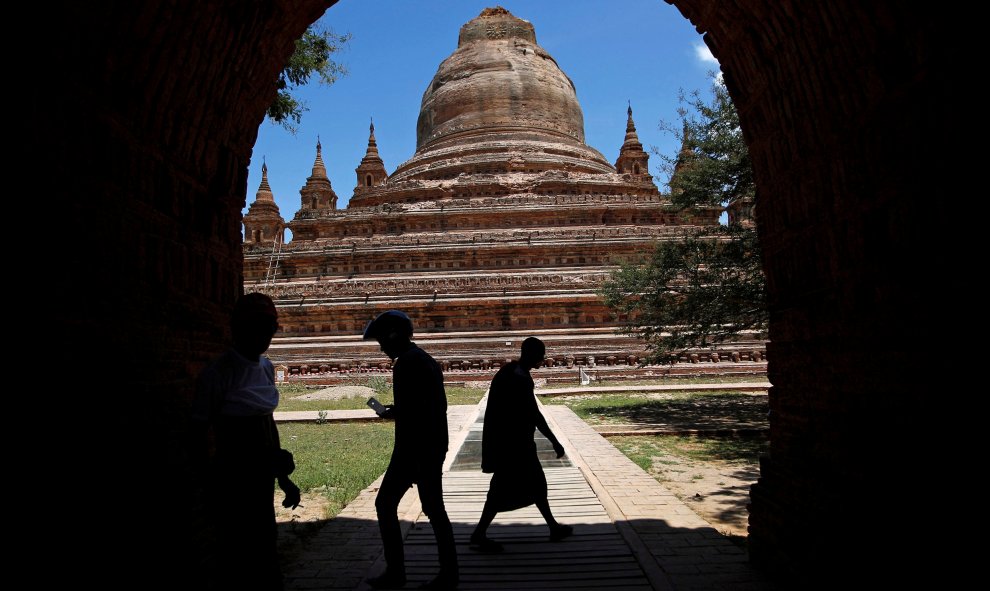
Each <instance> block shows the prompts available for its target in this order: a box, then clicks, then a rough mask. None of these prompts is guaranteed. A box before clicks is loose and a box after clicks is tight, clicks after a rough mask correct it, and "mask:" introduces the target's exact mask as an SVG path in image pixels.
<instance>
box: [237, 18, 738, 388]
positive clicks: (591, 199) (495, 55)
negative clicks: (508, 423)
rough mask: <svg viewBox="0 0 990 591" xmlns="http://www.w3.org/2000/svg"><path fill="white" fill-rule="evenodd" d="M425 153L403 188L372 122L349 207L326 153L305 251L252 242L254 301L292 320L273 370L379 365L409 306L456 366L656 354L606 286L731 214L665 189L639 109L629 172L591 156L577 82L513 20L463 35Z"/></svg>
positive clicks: (427, 108) (305, 201)
mask: <svg viewBox="0 0 990 591" xmlns="http://www.w3.org/2000/svg"><path fill="white" fill-rule="evenodd" d="M416 146H417V148H416V153H415V154H414V155H413V156H412V158H410V159H409V160H408V161H406V162H405V163H403V164H402V165H401V166H399V167H398V168H397V169H396V170H395V171H394V172H393V173H392V174H391V175H389V174H388V173H387V171H386V168H385V165H384V163H383V162H382V159H381V157H380V156H379V154H378V148H377V143H376V140H375V135H374V125H372V126H371V133H370V137H369V140H368V150H367V154H366V155H365V157H364V158H363V159H362V161H361V163H360V165H359V166H358V167H357V169H356V173H357V183H356V186H355V188H354V193H353V196H352V197H351V199H350V201H349V202H348V205H347V208H346V209H343V210H339V209H337V208H336V201H337V197H336V194H335V193H334V192H333V189H332V188H331V186H330V181H329V179H328V178H327V175H326V170H325V168H324V166H323V161H322V159H321V158H322V155H321V152H320V150H319V146H318V147H317V156H316V163H315V164H314V167H313V175H312V176H311V177H310V178H309V179H307V181H306V186H305V187H303V189H302V190H301V194H302V201H301V208H300V209H299V211H298V212H296V214H295V217H294V218H293V219H292V221H291V222H289V224H288V228H289V229H290V230H291V231H292V241H291V242H290V243H288V244H285V245H283V246H281V247H280V246H279V245H277V244H275V243H273V242H271V241H269V242H268V243H266V244H263V243H261V242H258V241H257V240H254V237H255V236H258V235H259V234H258V233H249V234H248V236H249V237H250V238H248V239H247V240H246V242H245V266H244V275H245V289H246V290H247V291H250V290H261V291H265V292H267V293H269V294H271V295H272V296H273V297H274V298H275V301H276V303H277V304H278V307H279V313H280V322H281V325H282V332H281V333H280V336H279V338H278V339H276V341H275V344H274V345H273V348H272V349H271V350H270V351H269V354H270V355H271V356H272V357H273V359H276V360H277V361H282V362H284V363H286V364H289V365H293V364H295V365H294V366H295V367H296V368H298V367H301V368H302V371H303V372H309V371H338V370H340V369H347V368H354V367H355V366H357V365H360V364H362V363H367V364H372V365H377V364H378V363H379V362H380V361H381V360H382V355H381V353H380V352H379V351H378V350H377V346H374V344H366V343H362V342H361V341H360V334H361V332H362V331H363V329H364V327H365V325H366V324H367V322H368V321H369V320H370V319H371V318H373V317H374V316H375V315H376V314H378V313H380V312H382V311H384V310H387V309H391V308H397V309H401V310H403V311H405V312H406V313H408V314H409V316H410V317H411V318H412V319H413V322H414V324H415V326H416V330H417V337H416V338H417V340H418V341H420V342H421V343H422V342H423V341H424V339H425V340H428V341H429V343H430V344H429V350H430V351H431V353H433V354H434V355H435V356H436V357H437V358H438V359H440V360H442V362H443V363H444V364H445V366H446V367H448V368H454V369H466V368H468V367H474V368H485V367H491V366H493V365H496V364H498V363H501V362H503V360H504V359H505V358H508V357H512V356H514V355H515V354H517V353H518V340H521V338H524V337H525V336H529V335H538V336H540V337H541V338H543V339H544V340H545V341H546V342H547V344H548V350H549V353H548V354H549V355H550V356H553V357H555V363H558V364H559V363H568V364H573V363H588V364H595V363H597V364H612V363H620V362H621V363H627V362H629V361H634V360H635V358H636V357H637V356H638V355H641V354H642V343H641V342H639V341H637V340H635V339H632V338H630V337H627V336H622V335H618V334H616V330H615V329H616V327H617V326H618V324H619V322H620V321H621V320H623V319H620V318H616V317H614V316H613V315H612V313H611V312H610V310H609V309H608V308H606V307H605V306H604V304H603V302H602V299H601V297H600V296H599V294H598V292H597V290H598V289H599V287H600V285H601V282H602V281H603V280H604V279H605V278H606V277H607V276H608V275H609V273H610V271H611V270H612V269H614V268H615V266H616V265H617V264H618V263H619V262H621V261H624V260H632V259H638V258H640V257H642V256H643V255H645V254H647V253H649V252H650V251H651V249H652V246H653V244H654V243H655V242H656V241H658V240H676V239H679V238H680V237H681V236H683V235H684V234H685V232H688V231H693V230H694V229H696V228H697V227H698V226H704V225H712V224H717V223H718V217H719V215H720V213H721V211H720V210H719V209H717V208H711V209H700V210H691V211H683V210H677V209H675V208H674V207H673V206H672V205H671V203H670V200H669V199H668V198H667V196H665V195H662V194H661V193H660V192H659V190H658V189H657V186H656V185H655V184H654V182H653V178H652V177H651V176H650V174H649V172H648V169H649V166H648V165H649V155H648V154H647V153H646V152H645V151H644V150H643V146H642V144H641V143H640V141H639V138H638V137H637V134H636V127H635V124H634V122H633V116H632V108H631V107H630V108H629V109H628V120H627V125H626V133H625V139H624V142H623V144H622V147H621V150H620V153H619V157H618V159H617V160H616V162H615V165H614V166H613V165H612V164H609V162H608V161H606V160H605V158H604V157H603V156H602V155H601V153H599V152H598V151H597V150H595V149H594V148H592V147H590V146H588V145H587V144H585V143H584V118H583V115H582V112H581V107H580V105H579V104H578V100H577V95H576V93H575V88H574V84H573V83H572V82H571V80H570V79H569V78H568V77H567V75H566V74H564V72H563V71H561V69H560V67H559V66H558V65H557V63H556V62H555V61H554V59H553V57H551V56H550V54H548V53H547V52H546V50H544V49H543V48H542V47H540V46H539V45H538V44H537V43H536V34H535V31H534V29H533V25H532V24H530V23H529V22H527V21H525V20H521V19H519V18H516V17H515V16H513V15H512V14H510V13H509V12H508V11H507V10H505V9H504V8H488V9H485V10H484V11H483V12H482V13H481V15H480V16H478V17H477V18H475V19H473V20H471V21H470V22H468V23H467V24H465V25H464V26H463V27H461V31H460V37H459V40H458V47H457V50H456V51H454V53H453V54H452V55H451V56H450V57H448V58H447V59H446V60H444V61H443V63H441V64H440V67H439V68H438V69H437V73H436V75H435V76H434V78H433V80H432V81H431V82H430V84H429V86H428V87H427V89H426V92H425V93H424V94H423V100H422V107H421V109H420V114H419V121H418V124H417V141H416ZM262 195H263V193H262V191H259V199H261V198H262V197H261V196H262ZM268 195H270V193H268ZM265 197H266V198H267V195H266V196H265ZM253 211H254V210H253V209H252V213H249V214H248V215H247V216H246V217H245V227H247V228H253V227H254V225H255V224H254V220H253V219H252V216H253ZM260 235H262V236H265V237H268V236H271V235H272V234H271V232H264V233H262V234H260ZM279 249H281V250H279ZM273 269H274V273H273V271H272V270H273ZM273 275H274V277H275V279H274V280H272V276H273ZM266 278H267V280H266Z"/></svg>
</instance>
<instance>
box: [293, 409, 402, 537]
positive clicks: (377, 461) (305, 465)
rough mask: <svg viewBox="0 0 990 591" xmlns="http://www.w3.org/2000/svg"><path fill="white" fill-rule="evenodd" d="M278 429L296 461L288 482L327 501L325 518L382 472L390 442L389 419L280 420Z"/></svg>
mask: <svg viewBox="0 0 990 591" xmlns="http://www.w3.org/2000/svg"><path fill="white" fill-rule="evenodd" d="M278 431H279V437H280V439H281V441H282V447H284V448H285V449H287V450H289V451H291V452H292V455H293V457H294V459H295V462H296V469H295V471H294V472H293V473H292V481H293V482H295V483H296V485H298V486H299V488H300V489H302V490H303V491H317V492H320V493H322V494H323V495H324V496H326V497H327V498H328V499H330V506H329V508H328V509H327V513H328V514H327V515H326V516H325V517H327V518H330V517H333V516H334V515H336V514H337V513H339V512H340V510H341V509H343V508H344V506H346V505H347V503H350V502H351V501H352V500H353V499H354V497H356V496H357V494H358V493H359V492H361V491H362V490H364V489H365V488H366V487H367V486H368V485H369V484H371V483H372V482H374V481H375V479H376V478H378V477H379V476H381V475H382V473H383V472H385V468H387V467H388V460H389V457H390V455H391V453H392V443H393V442H394V425H393V423H392V422H388V423H381V424H379V423H327V424H323V425H317V424H305V423H284V424H281V425H279V426H278Z"/></svg>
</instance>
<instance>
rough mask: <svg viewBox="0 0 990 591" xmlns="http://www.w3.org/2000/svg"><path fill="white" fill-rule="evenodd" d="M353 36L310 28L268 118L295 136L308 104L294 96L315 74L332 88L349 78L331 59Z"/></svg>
mask: <svg viewBox="0 0 990 591" xmlns="http://www.w3.org/2000/svg"><path fill="white" fill-rule="evenodd" d="M350 39H351V35H350V33H345V34H343V35H338V34H336V33H334V32H333V30H332V29H323V28H319V27H317V26H315V25H314V26H311V27H310V28H308V29H306V32H305V33H304V34H303V36H302V38H301V39H299V40H297V41H296V50H295V51H294V52H293V53H292V57H290V58H289V63H288V64H286V66H285V69H284V70H282V73H281V74H280V75H279V79H278V95H276V97H275V101H274V102H272V104H271V106H270V107H268V112H267V115H268V118H269V119H271V121H272V123H276V124H278V125H281V126H283V127H285V128H286V129H288V130H289V131H291V132H293V133H295V131H296V125H298V124H299V122H300V121H301V120H302V114H303V112H304V111H308V110H309V109H307V108H306V104H305V103H303V102H302V101H300V100H299V99H297V98H295V97H294V96H292V92H293V91H294V90H296V89H297V88H298V87H300V86H304V85H306V84H307V83H309V79H310V78H311V77H312V76H313V75H314V74H315V75H317V76H318V77H319V80H320V83H321V84H326V85H328V86H329V85H331V84H333V83H334V82H336V81H337V80H338V79H339V78H340V77H341V76H345V75H347V68H346V67H345V66H344V65H343V64H341V63H339V62H335V61H334V60H332V59H331V56H332V55H333V54H335V53H338V52H339V51H341V50H342V49H343V48H344V46H345V45H346V44H347V42H348V41H350Z"/></svg>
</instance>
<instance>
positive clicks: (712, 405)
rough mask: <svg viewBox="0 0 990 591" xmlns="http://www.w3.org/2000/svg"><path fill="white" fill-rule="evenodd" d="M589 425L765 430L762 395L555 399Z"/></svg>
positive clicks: (678, 394) (681, 394) (548, 401)
mask: <svg viewBox="0 0 990 591" xmlns="http://www.w3.org/2000/svg"><path fill="white" fill-rule="evenodd" d="M542 402H543V404H563V405H565V406H567V407H569V408H570V409H571V410H573V411H574V413H575V414H577V415H578V416H579V417H581V418H582V419H584V420H585V421H586V422H587V423H588V424H590V425H602V424H628V423H641V424H664V425H671V426H679V427H684V428H700V427H708V428H721V427H733V426H737V427H746V428H754V427H756V428H758V427H765V426H766V424H767V418H766V416H767V411H768V410H769V406H768V403H767V397H766V395H753V394H746V393H741V392H720V391H715V392H663V393H645V394H602V395H597V394H596V395H577V396H555V397H552V398H547V399H543V400H542Z"/></svg>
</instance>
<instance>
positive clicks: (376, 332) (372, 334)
mask: <svg viewBox="0 0 990 591" xmlns="http://www.w3.org/2000/svg"><path fill="white" fill-rule="evenodd" d="M392 333H396V334H398V335H399V336H404V337H406V338H407V339H408V338H411V337H412V334H413V325H412V320H410V319H409V317H408V316H406V314H405V313H404V312H400V311H398V310H388V311H387V312H382V313H381V314H379V315H378V316H376V317H375V319H374V320H372V321H371V322H369V323H368V326H366V327H365V329H364V337H363V338H365V339H377V338H379V337H387V336H388V335H389V334H392Z"/></svg>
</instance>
